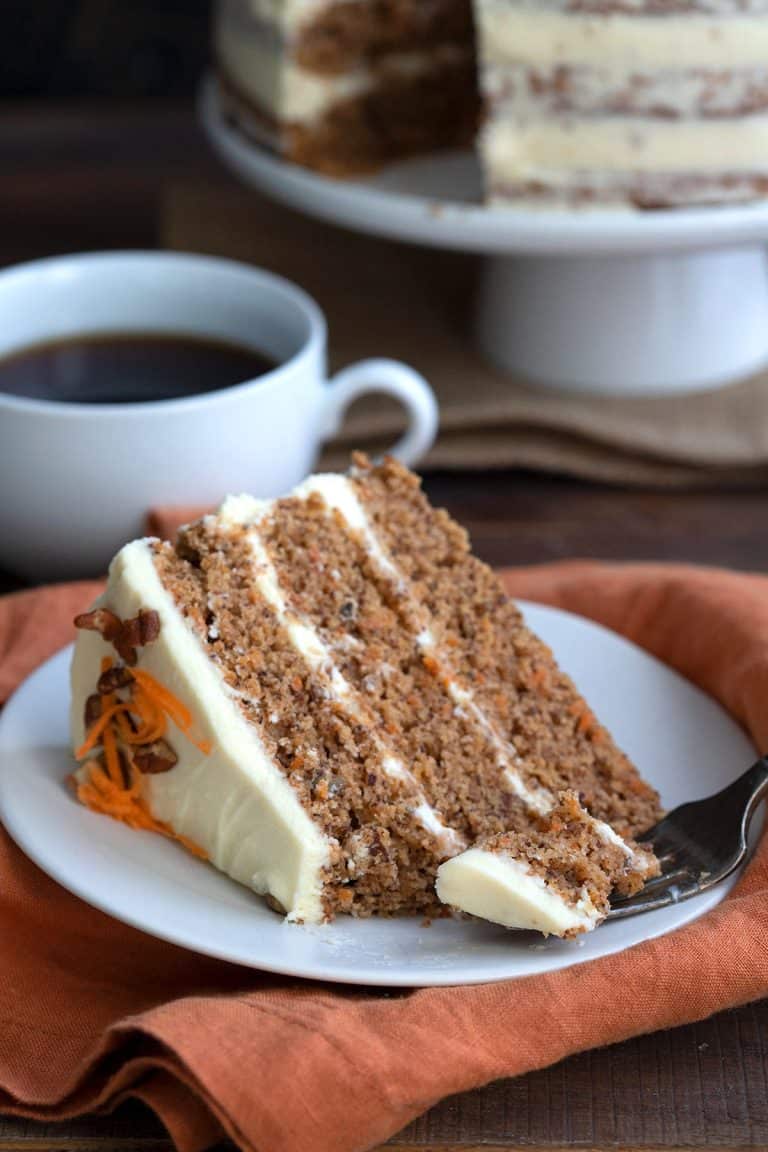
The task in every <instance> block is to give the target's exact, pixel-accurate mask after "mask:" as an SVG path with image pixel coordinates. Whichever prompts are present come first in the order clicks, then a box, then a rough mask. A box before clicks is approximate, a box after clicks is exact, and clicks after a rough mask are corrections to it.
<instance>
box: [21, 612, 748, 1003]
mask: <svg viewBox="0 0 768 1152" xmlns="http://www.w3.org/2000/svg"><path fill="white" fill-rule="evenodd" d="M524 610H525V614H526V618H527V620H528V622H529V623H530V625H531V626H532V627H533V628H534V629H535V630H536V631H537V632H538V633H539V634H540V635H541V636H542V637H543V638H544V640H545V641H546V642H547V643H548V644H550V645H551V646H552V648H553V649H554V651H555V655H556V656H557V658H558V659H559V660H560V662H561V664H562V665H563V666H564V668H565V669H566V670H567V671H568V672H569V673H570V674H571V675H572V676H573V677H574V679H575V680H576V683H577V684H578V685H579V687H580V688H581V689H582V690H583V692H584V693H585V694H586V696H587V697H588V699H589V700H590V702H591V703H592V704H593V706H594V707H595V709H596V711H597V712H598V714H599V715H600V717H601V719H602V720H604V722H605V723H606V724H607V725H608V726H609V728H610V729H611V730H612V731H613V733H614V734H615V736H616V738H617V739H618V741H619V743H620V744H621V745H623V747H624V748H625V749H626V750H627V752H628V753H629V754H630V756H632V757H633V758H634V759H635V761H636V762H637V764H638V766H639V768H640V770H641V771H642V772H643V774H644V775H645V776H646V777H647V778H648V779H649V780H650V781H652V782H653V783H654V784H655V785H656V786H657V787H658V788H659V790H660V791H661V794H662V798H663V801H664V803H665V805H667V806H669V807H671V806H673V805H676V804H679V803H681V802H683V801H685V800H692V799H695V798H698V797H701V796H705V795H707V794H708V793H711V792H713V791H715V790H717V789H719V788H721V787H723V786H724V785H726V784H727V783H729V782H730V781H731V780H733V779H734V778H735V777H736V776H738V775H739V774H740V773H741V772H743V771H744V770H745V769H746V768H748V767H749V764H750V763H751V761H752V760H753V759H754V752H753V749H752V748H751V746H750V743H749V741H748V740H747V738H746V737H745V735H744V734H743V732H742V731H741V730H740V729H739V728H738V727H737V725H736V724H735V723H734V722H733V721H732V720H731V719H730V718H729V717H728V716H727V715H726V713H725V712H724V711H723V710H722V709H721V708H720V707H719V706H718V705H717V704H715V703H714V702H713V701H712V700H710V699H709V698H708V697H706V696H704V695H703V694H702V693H701V692H699V691H698V690H697V689H695V688H693V687H692V686H691V685H690V684H688V683H687V682H686V681H684V680H682V679H681V678H680V677H679V676H677V675H676V674H675V673H673V672H671V671H670V670H669V669H668V668H665V667H664V666H663V665H662V664H660V663H658V661H656V660H653V659H651V658H650V657H649V656H647V655H646V654H645V653H643V652H641V651H640V650H639V649H638V648H636V647H634V646H633V645H631V644H629V643H627V641H625V640H623V639H621V638H620V637H618V636H616V635H614V634H613V633H611V632H608V631H606V630H605V629H604V628H600V627H598V626H597V625H595V624H593V623H591V622H589V621H586V620H582V619H580V618H579V617H576V616H571V615H569V614H567V613H564V612H559V611H555V610H554V609H551V608H542V607H539V606H536V605H524ZM70 655H71V652H70V650H64V651H62V652H59V653H58V654H57V655H56V656H54V657H53V658H52V659H51V660H49V661H48V662H47V663H46V664H44V665H43V666H42V667H41V668H39V669H38V670H37V672H35V673H34V675H32V676H31V677H30V678H29V679H28V680H27V681H26V682H25V683H24V684H23V685H22V686H21V688H19V690H18V691H17V693H16V694H15V695H14V696H13V698H12V699H11V700H10V702H9V703H8V705H7V707H6V709H5V711H4V713H3V714H2V716H1V717H0V815H2V819H3V821H4V823H5V825H6V827H7V829H8V831H9V832H10V834H11V835H12V836H13V838H14V839H15V840H16V841H17V843H18V844H19V845H20V846H21V848H23V850H24V851H25V852H26V853H27V855H28V856H30V857H31V858H32V860H34V861H35V863H36V864H38V865H39V866H40V867H41V868H42V869H43V870H44V871H45V872H47V873H48V874H49V875H51V876H53V877H54V879H56V880H58V881H59V883H60V884H62V885H63V886H64V887H65V888H68V889H69V890H70V891H71V892H74V893H75V894H76V895H77V896H80V897H81V898H82V899H83V900H86V901H87V902H88V903H89V904H93V905H94V906H95V907H97V908H100V909H101V910H102V911H104V912H107V913H109V914H110V915H112V916H115V917H116V918H117V919H118V920H123V921H125V922H126V923H127V924H132V925H134V926H135V927H136V928H140V929H142V930H143V931H145V932H148V933H150V934H151V935H154V936H158V937H161V938H162V939H165V940H170V941H172V942H173V943H175V944H179V945H181V946H182V947H185V948H190V949H193V950H195V951H197V952H202V953H206V954H208V955H211V956H218V957H220V958H222V959H224V960H231V961H234V962H235V963H239V964H245V965H249V966H251V967H254V968H262V969H266V970H268V971H272V972H281V973H285V974H286V975H290V976H305V977H310V978H313V979H317V980H332V981H341V982H344V983H350V984H377V985H384V986H401V987H414V986H419V985H441V984H473V983H483V982H485V981H490V980H505V979H510V978H515V977H520V976H529V975H531V974H533V973H537V972H548V971H551V970H553V969H556V968H564V967H567V966H568V965H571V964H580V963H583V962H584V961H585V960H591V959H593V958H594V957H597V956H606V955H609V954H611V953H614V952H619V951H621V950H622V949H624V948H629V947H631V946H632V945H633V944H637V943H639V942H640V941H642V940H647V939H650V938H651V937H654V936H660V935H662V934H663V933H666V932H671V931H673V930H674V929H675V928H679V927H680V926H681V925H682V924H685V923H687V922H688V921H689V920H693V919H695V918H696V917H698V916H701V915H702V914H703V913H705V912H706V911H707V910H708V909H710V908H712V907H713V906H714V905H715V904H717V903H718V902H719V901H720V900H721V899H722V898H723V896H725V894H726V892H727V890H728V888H729V887H730V884H724V885H722V886H721V887H720V888H718V889H717V890H716V891H713V892H710V893H707V894H705V895H703V896H700V897H697V898H695V899H693V900H689V901H687V902H686V903H684V904H680V905H678V906H676V907H673V908H669V909H664V910H663V911H660V912H650V913H647V914H646V915H644V916H637V917H635V918H633V919H630V920H626V921H615V922H612V923H608V924H605V925H603V926H602V927H601V928H598V929H597V931H596V932H594V933H593V934H592V935H590V936H585V937H582V938H581V939H580V940H578V941H575V942H562V941H557V940H554V939H550V940H547V941H545V940H544V939H543V938H542V937H539V936H535V935H532V934H528V933H517V932H506V931H504V930H503V929H502V928H497V927H494V926H493V925H490V924H483V923H480V922H473V921H469V920H464V921H462V920H439V921H436V922H434V923H433V924H432V925H431V926H426V925H425V924H424V923H422V921H421V919H420V918H403V919H399V920H351V919H346V918H342V919H339V920H337V921H335V922H334V923H332V924H327V925H322V926H317V927H316V926H308V927H300V926H297V925H293V924H286V923H284V922H283V921H282V920H281V919H279V918H278V917H277V916H276V915H275V914H274V913H273V912H270V911H269V910H268V909H267V907H266V906H265V904H264V903H263V901H262V900H260V899H259V898H258V897H256V896H255V895H253V894H252V893H250V892H248V891H247V890H246V889H244V888H241V887H239V886H238V885H237V884H235V883H234V882H232V881H230V880H228V879H226V877H224V876H222V875H221V874H220V873H218V872H216V871H215V870H214V869H213V868H212V867H210V866H209V865H208V864H204V863H202V862H201V861H198V860H195V859H194V858H193V857H191V856H189V855H187V853H186V852H184V850H183V849H182V848H180V847H179V846H178V845H176V844H173V843H171V842H169V841H166V840H163V839H162V838H161V837H159V836H156V835H153V834H152V833H146V832H135V831H131V830H130V829H128V828H126V827H124V826H123V825H121V824H118V823H116V822H115V821H113V820H110V819H108V818H107V817H104V816H97V815H95V814H93V813H91V812H89V811H87V810H86V809H85V808H83V807H81V805H79V804H78V803H77V802H76V801H75V799H74V798H73V796H72V794H71V792H70V791H69V789H68V788H67V787H66V784H65V778H66V776H67V774H68V773H69V772H70V771H71V769H72V763H71V761H70V756H69V751H68V748H67V711H68V702H69V685H68V666H69V660H70ZM731 883H733V881H731Z"/></svg>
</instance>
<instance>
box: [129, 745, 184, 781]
mask: <svg viewBox="0 0 768 1152" xmlns="http://www.w3.org/2000/svg"><path fill="white" fill-rule="evenodd" d="M177 760H178V756H177V755H176V753H175V752H174V750H173V748H171V746H170V744H168V743H166V741H165V740H155V741H154V743H152V744H147V745H145V746H144V747H141V748H137V749H136V751H135V752H134V754H133V762H134V764H135V765H136V767H137V768H138V770H139V772H144V773H145V774H146V775H148V776H158V775H159V774H160V773H161V772H170V770H171V768H173V766H174V764H175V763H176V762H177Z"/></svg>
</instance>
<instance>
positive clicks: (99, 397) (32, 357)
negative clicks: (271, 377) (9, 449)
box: [0, 332, 275, 404]
mask: <svg viewBox="0 0 768 1152" xmlns="http://www.w3.org/2000/svg"><path fill="white" fill-rule="evenodd" d="M274 367H275V364H274V362H273V361H271V360H270V359H269V358H268V357H267V356H264V355H263V354H262V353H260V352H255V351H253V349H251V348H244V347H242V346H241V345H238V344H229V343H226V342H225V341H219V340H211V339H208V338H207V337H204V336H201V337H196V336H189V335H187V334H186V333H178V334H170V333H169V334H166V333H156V332H131V333H123V332H114V333H99V334H98V335H92V336H77V337H74V338H73V339H70V340H57V341H52V342H51V343H49V344H36V345H34V346H32V347H29V348H25V349H23V350H22V351H20V352H16V353H14V354H13V355H11V356H7V357H6V358H5V359H0V392H7V393H10V394H11V395H13V396H26V397H29V398H31V399H34V400H55V401H58V402H59V403H62V402H63V403H65V404H136V403H152V402H154V401H156V400H178V399H180V398H181V397H184V396H199V395H200V394H201V393H203V392H218V391H219V390H220V389H222V388H230V387H231V386H232V385H233V384H242V383H244V382H245V381H246V380H253V379H255V378H256V377H257V376H263V375H264V373H265V372H269V371H271V369H273V368H274Z"/></svg>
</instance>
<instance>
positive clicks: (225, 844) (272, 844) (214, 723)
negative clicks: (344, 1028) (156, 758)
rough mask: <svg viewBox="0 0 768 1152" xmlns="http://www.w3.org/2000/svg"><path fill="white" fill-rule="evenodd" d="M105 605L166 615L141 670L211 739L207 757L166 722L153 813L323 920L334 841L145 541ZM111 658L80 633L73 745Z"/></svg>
mask: <svg viewBox="0 0 768 1152" xmlns="http://www.w3.org/2000/svg"><path fill="white" fill-rule="evenodd" d="M100 603H103V604H104V605H105V606H107V607H108V608H110V609H111V611H113V612H115V613H116V614H117V615H118V616H120V617H121V619H130V618H131V617H133V616H135V615H136V613H137V612H138V611H139V609H140V608H146V609H154V611H156V612H157V613H158V615H159V617H160V636H159V637H158V639H157V640H156V641H154V642H153V643H152V644H148V645H146V647H144V648H141V649H139V664H138V666H139V667H140V668H145V669H146V670H147V671H148V672H150V673H151V674H152V675H153V676H154V677H156V679H157V680H159V681H160V682H161V683H162V684H164V685H165V686H166V687H167V688H168V689H169V690H170V691H171V692H173V693H174V695H175V696H177V697H178V698H179V700H181V701H182V703H183V704H185V705H186V707H187V708H188V709H189V710H190V712H191V713H192V715H193V716H194V717H195V720H196V728H195V732H194V735H195V737H196V738H198V739H199V738H202V739H207V740H209V741H210V742H211V743H212V749H211V752H210V753H209V754H208V755H207V756H206V755H204V754H203V753H202V752H201V751H200V750H199V749H198V748H197V747H196V745H195V744H193V743H192V742H191V740H189V739H188V738H187V737H186V736H185V735H184V734H183V733H182V732H181V731H180V730H179V729H178V728H176V727H175V726H173V725H172V724H170V721H169V736H168V740H169V743H170V744H171V746H172V747H173V749H174V751H175V752H176V754H177V756H178V758H179V760H178V763H177V764H176V765H175V766H174V768H173V769H172V770H171V771H170V772H165V773H162V774H160V775H152V776H144V777H142V783H143V787H144V796H145V799H146V801H147V804H148V807H149V809H150V811H151V813H152V815H153V816H154V817H155V818H156V819H158V820H162V821H165V822H166V823H168V824H170V825H171V827H172V828H173V829H174V830H175V831H176V832H178V833H180V834H182V835H184V836H187V837H189V838H190V839H191V840H193V841H194V842H195V843H196V844H198V845H199V846H200V847H201V848H203V849H204V850H205V851H206V852H207V853H208V855H209V857H210V859H211V862H212V863H213V864H215V865H216V867H217V868H220V869H221V871H222V872H226V873H227V874H228V875H229V876H232V877H233V879H235V880H238V881H239V882H240V883H241V884H245V885H247V886H248V887H250V888H252V889H254V890H255V891H256V892H260V893H267V892H269V893H271V894H272V895H273V896H274V897H276V899H277V900H279V901H280V903H281V904H282V905H283V906H284V907H285V909H286V910H287V911H288V914H289V918H290V919H293V920H299V919H300V920H306V921H319V920H321V919H322V916H323V910H322V905H321V899H320V896H321V888H322V872H323V869H324V868H325V866H326V865H327V863H328V858H329V849H330V843H329V841H328V839H327V838H326V837H325V836H324V835H323V834H322V833H321V832H320V830H319V829H318V828H317V827H316V825H315V824H314V823H313V822H312V820H311V819H310V817H309V816H308V815H307V813H306V812H305V810H304V808H303V807H302V806H301V804H300V803H299V800H298V797H297V796H296V793H295V792H294V791H293V789H292V788H291V786H290V785H289V784H288V783H287V782H286V780H285V779H284V777H283V775H282V773H281V772H280V770H279V768H278V767H277V766H276V765H275V764H274V763H273V761H272V758H271V756H270V755H269V753H268V752H267V750H266V748H265V747H264V745H263V744H262V742H261V740H260V739H259V735H258V732H257V730H256V728H255V727H254V726H253V725H251V724H248V723H247V721H246V720H245V718H244V717H243V715H242V712H241V711H240V708H239V707H238V706H237V704H236V702H235V700H234V699H233V697H232V695H231V694H230V692H229V690H228V689H227V687H226V685H225V683H224V681H223V679H222V678H221V676H220V675H219V673H218V671H217V669H216V666H215V665H214V664H213V663H212V661H211V660H210V658H209V656H208V653H207V652H206V651H205V649H204V648H203V646H202V645H201V644H200V642H199V641H198V639H197V637H196V636H195V634H194V633H193V632H192V631H191V630H190V628H189V627H188V626H187V625H186V623H185V622H184V620H183V618H182V616H181V614H180V613H179V611H178V610H177V608H176V606H175V605H174V603H173V600H172V599H171V597H170V595H169V594H168V593H167V592H166V591H165V589H164V588H163V586H162V583H161V582H160V579H159V577H158V575H157V572H156V570H155V566H154V563H153V558H152V553H151V550H150V547H149V543H148V542H147V541H142V540H139V541H136V542H134V543H133V544H129V545H127V547H125V548H123V550H122V551H121V552H119V553H118V555H117V556H116V557H115V559H114V560H113V562H112V565H111V567H110V574H109V583H108V586H107V590H106V592H105V594H104V596H103V597H102V598H101V599H100ZM105 655H112V656H114V650H113V649H112V648H111V646H108V645H106V644H105V643H104V641H103V640H102V639H101V637H100V636H98V635H97V634H96V633H95V632H85V631H80V632H78V638H77V643H76V646H75V655H74V659H73V662H72V713H71V725H72V741H73V746H74V747H75V748H77V747H79V746H80V744H81V743H82V742H83V739H84V736H85V731H84V722H83V716H84V711H85V702H86V700H87V698H88V696H90V695H91V693H92V692H93V691H94V685H95V684H96V681H97V680H98V677H99V668H100V662H101V658H102V656H105Z"/></svg>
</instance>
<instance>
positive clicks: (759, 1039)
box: [0, 107, 768, 1152]
mask: <svg viewBox="0 0 768 1152" xmlns="http://www.w3.org/2000/svg"><path fill="white" fill-rule="evenodd" d="M0 171H2V174H3V177H2V180H0V264H7V263H11V262H13V261H17V260H23V259H31V258H34V257H36V256H43V255H49V254H52V253H56V252H66V251H76V250H81V249H88V248H91V249H92V248H98V247H152V246H155V245H156V244H157V243H158V238H159V236H160V234H161V224H162V210H163V193H164V190H165V189H166V188H167V186H168V184H169V183H170V182H171V181H174V180H179V179H183V180H189V179H194V178H197V177H199V178H200V179H217V180H225V179H226V177H225V176H224V174H223V173H221V171H220V170H219V169H218V167H217V166H216V164H215V162H214V161H213V159H212V158H211V157H210V155H209V154H208V152H207V150H206V147H205V145H204V143H203V142H202V140H201V139H200V137H199V134H198V132H197V130H196V129H195V127H194V122H193V119H192V117H191V115H190V113H189V110H188V109H184V108H168V109H162V110H160V111H158V110H157V109H156V108H141V107H131V108H111V109H104V108H102V109H101V110H99V111H98V112H93V111H91V110H88V109H74V108H71V109H65V110H59V111H57V112H51V111H45V112H42V111H41V110H39V109H38V110H36V109H32V108H29V109H24V108H15V109H11V110H10V111H8V110H6V111H5V112H3V113H2V114H0ZM427 486H428V489H429V492H430V495H431V496H432V497H433V498H434V499H435V500H436V501H438V502H439V503H442V504H444V505H446V506H447V507H448V508H449V509H450V511H451V512H452V513H454V514H455V515H456V516H457V517H458V518H459V519H460V520H462V521H463V522H464V523H465V524H466V525H467V526H468V527H469V528H470V530H471V532H472V535H473V539H474V542H475V547H476V549H477V551H478V552H479V553H480V555H481V556H483V557H484V558H485V559H487V560H489V561H490V562H491V563H494V564H525V563H534V562H537V561H543V560H553V559H559V558H563V557H568V556H599V557H604V558H612V559H658V558H662V559H667V560H692V561H697V562H700V563H706V564H722V565H729V566H732V567H738V568H753V569H766V568H768V534H767V533H766V532H765V522H766V509H767V508H768V494H766V493H765V492H763V491H746V492H740V493H728V494H722V493H718V492H698V493H696V494H660V493H658V492H650V491H639V492H637V491H635V492H627V491H624V490H621V489H608V488H598V487H594V486H591V485H587V484H581V483H576V482H574V481H571V480H564V479H555V478H549V477H534V476H531V475H528V474H521V473H511V472H510V473H499V474H496V473H494V474H490V475H483V476H477V475H473V476H467V475H459V476H448V475H435V476H432V477H430V478H429V480H428V485H427ZM13 586H14V583H13V580H12V578H11V577H10V576H7V575H6V576H5V577H3V576H2V575H0V588H2V589H5V590H8V589H10V588H11V587H13ZM1 978H2V975H1V974H0V979H1ZM767 1087H768V1002H765V1003H761V1004H756V1005H751V1006H748V1007H745V1008H742V1009H740V1010H738V1011H734V1012H727V1013H723V1014H722V1015H720V1016H717V1017H715V1018H713V1019H711V1020H708V1021H705V1022H703V1023H701V1024H698V1025H695V1026H691V1027H686V1028H678V1029H676V1030H675V1031H673V1032H665V1033H659V1034H657V1035H654V1036H646V1037H642V1038H640V1039H637V1040H633V1041H630V1042H628V1043H625V1044H621V1045H618V1046H615V1047H612V1048H608V1049H603V1050H600V1051H598V1052H591V1053H586V1054H584V1055H582V1056H577V1057H574V1058H572V1059H570V1060H567V1061H565V1062H564V1063H562V1064H559V1065H557V1066H556V1067H554V1068H550V1069H547V1070H546V1071H544V1072H538V1073H534V1074H531V1075H529V1076H524V1077H521V1078H519V1079H517V1080H513V1081H504V1082H500V1083H498V1084H494V1085H492V1086H490V1087H488V1088H486V1089H484V1090H482V1091H476V1092H470V1093H466V1094H465V1095H462V1096H458V1097H455V1098H453V1099H450V1100H446V1101H444V1102H443V1103H442V1104H440V1105H438V1107H436V1108H434V1109H433V1110H432V1111H431V1112H430V1113H429V1114H428V1115H427V1116H425V1117H423V1118H422V1119H420V1120H419V1121H417V1122H416V1123H415V1124H413V1125H411V1127H410V1128H408V1129H407V1130H406V1131H405V1132H403V1133H401V1134H400V1135H399V1136H397V1137H396V1138H395V1139H394V1140H393V1141H392V1146H394V1147H397V1148H400V1149H431V1150H432V1152H436V1150H438V1149H440V1150H444V1152H448V1150H451V1152H459V1150H461V1152H470V1150H475V1152H479V1150H480V1149H483V1150H491V1149H496V1150H501V1149H504V1150H509V1149H521V1148H530V1149H566V1148H569V1149H570V1148H585V1149H596V1148H600V1149H602V1148H622V1149H627V1148H638V1149H639V1148H683V1147H699V1146H701V1147H708V1148H720V1149H725V1148H736V1147H750V1148H752V1147H768V1090H767ZM254 1090H255V1091H258V1086H257V1085H255V1086H254ZM166 1147H168V1139H167V1136H166V1135H165V1133H164V1131H163V1130H162V1128H161V1127H160V1125H159V1124H158V1123H157V1122H156V1121H155V1120H154V1118H153V1117H152V1116H151V1115H150V1114H149V1113H148V1112H146V1111H145V1110H144V1109H143V1108H141V1107H140V1106H138V1105H126V1106H124V1107H122V1108H120V1109H119V1110H118V1111H117V1112H116V1113H115V1114H114V1115H113V1116H111V1117H103V1118H85V1119H83V1120H79V1121H72V1122H69V1123H67V1124H63V1125H55V1126H54V1125H40V1124H31V1123H26V1122H21V1121H17V1120H10V1119H9V1120H5V1121H3V1120H2V1119H0V1152H2V1150H3V1149H25V1150H28V1152H31V1150H32V1149H49V1148H51V1149H52V1148H65V1149H68V1150H72V1152H75V1150H79V1149H89V1150H94V1149H95V1150H101V1149H103V1150H104V1152H108V1150H111V1149H121V1150H123V1152H128V1150H133V1149H137V1150H138V1149H141V1150H150V1149H151V1150H155V1149H165V1148H166ZM265 1152H268V1150H265ZM306 1152H312V1150H311V1149H307V1150H306Z"/></svg>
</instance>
